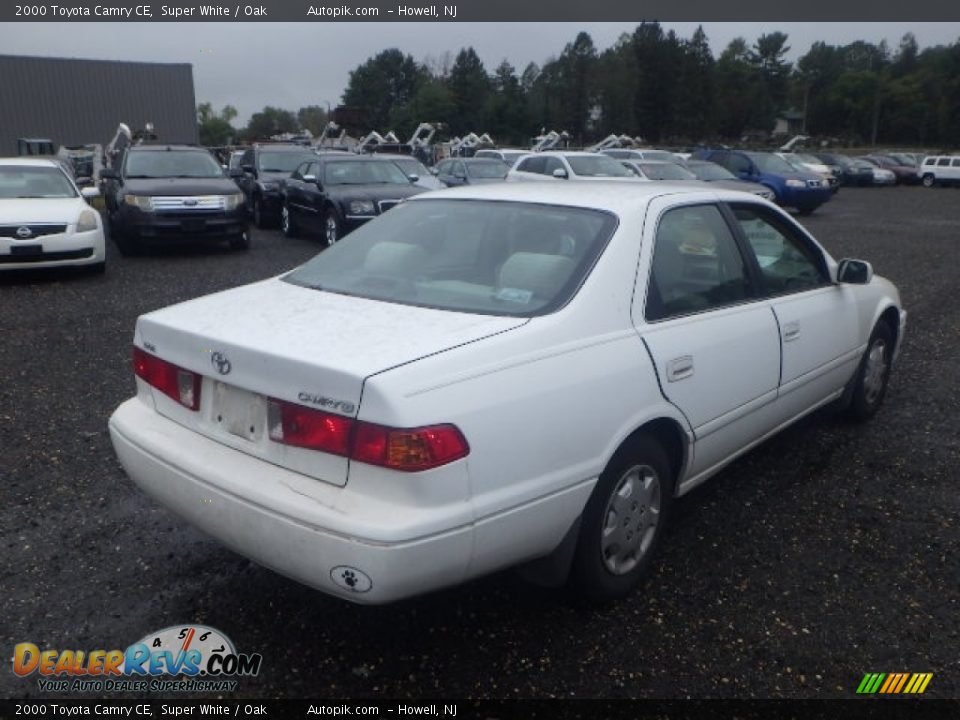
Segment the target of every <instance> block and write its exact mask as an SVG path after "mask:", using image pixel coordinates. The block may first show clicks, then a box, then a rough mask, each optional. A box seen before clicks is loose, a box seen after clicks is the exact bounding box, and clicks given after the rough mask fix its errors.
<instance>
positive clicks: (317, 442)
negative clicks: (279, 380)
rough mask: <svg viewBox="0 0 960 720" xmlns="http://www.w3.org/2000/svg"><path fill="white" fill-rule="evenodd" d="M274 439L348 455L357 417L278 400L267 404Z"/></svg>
mask: <svg viewBox="0 0 960 720" xmlns="http://www.w3.org/2000/svg"><path fill="white" fill-rule="evenodd" d="M267 425H268V427H269V428H270V439H271V440H274V441H276V442H279V443H283V444H284V445H295V446H297V447H303V448H310V449H311V450H321V451H323V452H328V453H332V454H334V455H347V453H348V451H349V449H350V430H351V427H352V426H353V420H352V419H350V418H346V417H343V416H342V415H332V414H331V413H325V412H320V411H319V410H313V409H311V408H308V407H303V405H294V404H293V403H288V402H283V401H282V400H274V399H273V398H271V399H270V400H269V401H268V403H267Z"/></svg>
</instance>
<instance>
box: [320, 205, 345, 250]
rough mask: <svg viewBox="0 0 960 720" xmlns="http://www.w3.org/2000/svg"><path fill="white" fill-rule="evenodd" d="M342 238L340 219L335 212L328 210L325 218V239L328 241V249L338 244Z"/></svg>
mask: <svg viewBox="0 0 960 720" xmlns="http://www.w3.org/2000/svg"><path fill="white" fill-rule="evenodd" d="M340 236H341V232H340V218H339V217H337V213H336V211H335V210H333V209H330V210H327V214H326V215H325V216H324V218H323V239H324V240H326V241H327V247H330V246H331V245H333V244H334V243H336V242H337V240H339V239H340Z"/></svg>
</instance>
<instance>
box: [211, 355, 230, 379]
mask: <svg viewBox="0 0 960 720" xmlns="http://www.w3.org/2000/svg"><path fill="white" fill-rule="evenodd" d="M210 364H211V365H213V367H214V369H216V371H217V372H218V373H220V374H221V375H229V374H230V370H231V369H232V368H233V366H232V365H231V364H230V361H229V360H227V356H226V355H224V354H223V353H222V352H219V351H217V352H215V353H213V354H212V355H211V356H210Z"/></svg>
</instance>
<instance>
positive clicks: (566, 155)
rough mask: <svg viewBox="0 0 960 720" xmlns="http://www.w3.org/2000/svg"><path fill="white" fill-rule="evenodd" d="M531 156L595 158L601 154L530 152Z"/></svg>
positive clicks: (586, 152) (582, 151) (566, 151)
mask: <svg viewBox="0 0 960 720" xmlns="http://www.w3.org/2000/svg"><path fill="white" fill-rule="evenodd" d="M530 154H531V155H547V156H554V157H560V156H563V157H597V156H598V155H600V154H601V153H595V152H588V151H586V150H541V151H540V152H532V153H530Z"/></svg>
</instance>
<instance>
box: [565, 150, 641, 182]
mask: <svg viewBox="0 0 960 720" xmlns="http://www.w3.org/2000/svg"><path fill="white" fill-rule="evenodd" d="M567 162H568V163H570V167H571V168H573V172H574V174H576V175H580V176H581V177H634V174H633V173H632V172H630V171H629V170H627V169H626V168H625V167H624V166H623V165H621V164H620V163H618V162H617V161H616V160H614V159H613V158H610V157H607V156H606V155H568V156H567Z"/></svg>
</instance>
